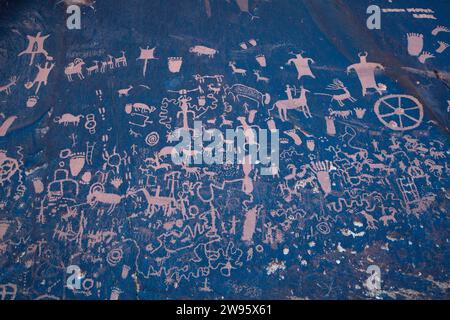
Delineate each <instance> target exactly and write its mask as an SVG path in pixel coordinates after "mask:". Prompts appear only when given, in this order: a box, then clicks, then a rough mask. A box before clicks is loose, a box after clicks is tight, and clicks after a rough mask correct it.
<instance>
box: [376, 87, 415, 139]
mask: <svg viewBox="0 0 450 320" xmlns="http://www.w3.org/2000/svg"><path fill="white" fill-rule="evenodd" d="M374 109H375V114H376V115H377V117H378V119H379V120H380V121H381V123H383V124H384V125H385V126H386V127H388V128H390V129H392V130H396V131H405V130H411V129H414V128H417V127H418V126H419V125H420V123H421V122H422V119H423V106H422V104H421V103H420V101H419V100H417V99H416V98H414V97H413V96H408V95H401V94H391V95H388V96H385V97H383V98H380V99H379V100H378V101H377V102H376V103H375V106H374Z"/></svg>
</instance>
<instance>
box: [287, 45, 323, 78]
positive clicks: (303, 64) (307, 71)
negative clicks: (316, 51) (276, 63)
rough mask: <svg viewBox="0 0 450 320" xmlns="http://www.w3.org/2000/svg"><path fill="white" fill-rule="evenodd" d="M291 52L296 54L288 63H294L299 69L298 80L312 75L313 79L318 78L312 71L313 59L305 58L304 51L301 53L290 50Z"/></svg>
mask: <svg viewBox="0 0 450 320" xmlns="http://www.w3.org/2000/svg"><path fill="white" fill-rule="evenodd" d="M290 54H293V55H295V58H292V59H289V60H288V62H287V63H286V65H290V64H294V66H295V68H296V69H297V80H300V79H301V78H302V77H311V78H313V79H315V78H316V76H315V75H314V74H313V73H312V71H311V68H310V67H309V64H310V63H314V60H313V59H311V58H304V57H303V56H302V54H303V51H302V52H300V53H293V52H290Z"/></svg>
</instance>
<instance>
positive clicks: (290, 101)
mask: <svg viewBox="0 0 450 320" xmlns="http://www.w3.org/2000/svg"><path fill="white" fill-rule="evenodd" d="M292 91H297V89H296V88H295V87H291V86H290V85H287V86H286V95H287V97H288V98H287V100H278V101H277V102H275V103H274V104H273V108H275V107H276V108H277V109H278V113H279V115H280V119H281V121H287V120H288V117H287V111H288V110H298V111H301V112H303V114H304V116H305V117H306V118H311V117H312V115H311V112H310V111H309V107H308V100H307V97H306V93H307V92H310V91H309V90H307V89H305V88H304V87H303V86H301V87H300V97H298V98H293V97H292ZM273 108H272V109H269V111H271V110H273Z"/></svg>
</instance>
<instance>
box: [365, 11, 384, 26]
mask: <svg viewBox="0 0 450 320" xmlns="http://www.w3.org/2000/svg"><path fill="white" fill-rule="evenodd" d="M366 13H367V14H370V16H369V17H368V18H367V21H366V25H367V28H368V29H369V30H374V29H377V30H380V29H381V8H380V7H379V6H377V5H371V6H369V7H367V11H366Z"/></svg>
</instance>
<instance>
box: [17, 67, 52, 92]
mask: <svg viewBox="0 0 450 320" xmlns="http://www.w3.org/2000/svg"><path fill="white" fill-rule="evenodd" d="M36 67H37V68H38V73H37V74H36V77H35V78H34V80H33V81H28V82H27V83H25V85H24V86H25V88H27V89H31V88H32V87H33V86H34V85H35V84H36V83H37V87H36V91H35V94H38V92H39V89H40V88H41V85H42V84H44V86H46V85H47V81H48V76H49V74H50V71H52V69H53V68H54V67H55V64H54V63H52V64H49V63H48V62H45V65H44V66H43V67H41V65H40V64H38V65H36Z"/></svg>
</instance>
